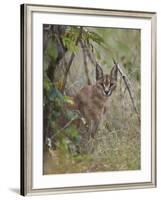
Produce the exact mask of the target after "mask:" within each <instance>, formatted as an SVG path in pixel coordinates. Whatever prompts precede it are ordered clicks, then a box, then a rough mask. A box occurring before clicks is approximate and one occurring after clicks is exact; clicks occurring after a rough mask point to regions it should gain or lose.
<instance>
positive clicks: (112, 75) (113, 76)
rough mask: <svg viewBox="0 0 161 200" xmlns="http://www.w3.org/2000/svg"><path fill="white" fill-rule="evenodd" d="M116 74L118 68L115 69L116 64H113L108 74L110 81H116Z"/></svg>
mask: <svg viewBox="0 0 161 200" xmlns="http://www.w3.org/2000/svg"><path fill="white" fill-rule="evenodd" d="M117 72H118V68H117V64H115V65H114V66H113V67H112V69H111V73H110V76H111V79H112V80H114V81H117Z"/></svg>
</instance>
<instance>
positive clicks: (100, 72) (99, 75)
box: [96, 63, 103, 81]
mask: <svg viewBox="0 0 161 200" xmlns="http://www.w3.org/2000/svg"><path fill="white" fill-rule="evenodd" d="M102 78H103V70H102V68H101V66H100V65H99V64H98V63H96V81H98V80H100V79H102Z"/></svg>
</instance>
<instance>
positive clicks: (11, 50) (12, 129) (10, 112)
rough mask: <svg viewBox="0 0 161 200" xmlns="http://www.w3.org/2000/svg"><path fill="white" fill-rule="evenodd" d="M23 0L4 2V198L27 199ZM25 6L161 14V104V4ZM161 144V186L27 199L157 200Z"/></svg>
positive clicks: (117, 0) (0, 170) (0, 192)
mask: <svg viewBox="0 0 161 200" xmlns="http://www.w3.org/2000/svg"><path fill="white" fill-rule="evenodd" d="M20 3H24V1H20V0H17V1H15V0H4V1H1V5H0V94H1V95H0V128H1V131H0V134H1V135H0V199H7V200H13V199H23V198H24V197H22V196H20V195H19V180H20V175H19V171H20V161H19V160H20V130H19V124H20V115H19V112H20V100H19V99H20V98H19V97H20V94H19V88H20V76H19V75H20V61H19V60H20V56H19V55H20V48H19V47H20V23H19V15H20V12H19V5H20ZM25 3H42V4H43V3H45V4H55V5H56V4H59V5H70V6H82V7H83V6H86V7H97V8H98V7H100V8H107V9H108V8H109V9H127V10H142V11H157V12H158V39H157V45H158V72H157V75H158V92H157V93H158V102H161V89H160V85H161V78H160V77H159V76H160V74H161V68H160V64H161V60H160V59H159V58H160V55H159V54H160V52H161V26H160V24H161V1H160V0H155V1H150V0H149V1H148V0H134V1H129V0H104V1H103V0H93V1H90V0H88V1H84V2H83V1H82V0H70V1H69V0H64V1H63V0H44V1H43V0H39V1H37V0H33V1H25ZM145 75H146V74H145ZM160 109H161V104H160V103H159V104H158V109H157V110H158V127H157V128H158V138H157V139H158V141H161V135H160V133H161V123H160V122H159V119H160V118H161V112H159V111H160ZM160 152H161V145H160V144H159V142H158V166H157V168H158V187H157V188H156V189H139V190H126V191H110V192H102V193H84V194H66V195H57V196H37V197H27V199H33V200H35V199H47V200H49V199H53V198H54V199H56V200H68V199H69V200H75V199H78V200H82V199H87V198H88V199H94V200H96V199H113V200H115V199H119V200H122V199H123V200H128V199H130V200H134V199H146V200H150V199H155V200H158V199H160V198H161V171H160V169H161V159H160V158H159V156H160Z"/></svg>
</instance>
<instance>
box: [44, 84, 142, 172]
mask: <svg viewBox="0 0 161 200" xmlns="http://www.w3.org/2000/svg"><path fill="white" fill-rule="evenodd" d="M134 94H135V96H137V98H135V100H136V104H137V106H138V107H139V104H140V95H139V86H136V85H135V90H134ZM108 105H109V109H108V112H107V116H106V117H105V118H106V120H105V122H104V124H103V126H102V127H101V129H100V130H98V132H97V133H96V135H95V138H94V139H93V138H91V139H90V140H89V141H88V142H87V143H86V146H85V147H83V148H85V151H84V152H85V153H83V151H82V153H78V154H75V155H73V154H71V153H67V152H62V151H61V150H60V149H56V150H51V149H50V150H49V151H46V152H45V153H44V174H61V173H80V172H97V171H120V170H138V169H140V147H141V146H140V123H139V122H138V119H137V116H136V114H135V112H133V108H132V104H131V102H130V98H129V96H128V93H127V92H125V93H124V88H122V86H121V87H120V85H118V87H117V90H116V91H115V93H114V94H113V95H112V96H111V97H110V99H109V102H108Z"/></svg>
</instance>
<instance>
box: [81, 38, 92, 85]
mask: <svg viewBox="0 0 161 200" xmlns="http://www.w3.org/2000/svg"><path fill="white" fill-rule="evenodd" d="M80 45H81V47H82V53H83V60H84V67H85V74H86V77H87V83H88V85H91V80H90V78H89V71H88V65H87V56H86V52H87V50H86V47H85V45H84V44H83V41H82V40H80Z"/></svg>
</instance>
